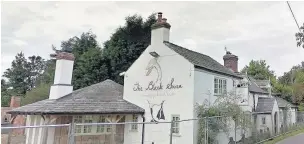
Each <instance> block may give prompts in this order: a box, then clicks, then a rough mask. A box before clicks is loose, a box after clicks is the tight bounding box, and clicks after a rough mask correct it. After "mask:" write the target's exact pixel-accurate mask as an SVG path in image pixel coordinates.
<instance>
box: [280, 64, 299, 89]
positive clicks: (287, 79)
mask: <svg viewBox="0 0 304 144" xmlns="http://www.w3.org/2000/svg"><path fill="white" fill-rule="evenodd" d="M296 71H302V72H304V61H302V62H301V64H299V65H296V66H293V67H292V68H291V69H290V70H289V71H288V72H285V73H284V75H283V76H281V77H279V78H278V80H279V82H280V83H281V84H284V85H291V84H292V83H293V82H294V80H295V75H296Z"/></svg>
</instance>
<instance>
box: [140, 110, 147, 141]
mask: <svg viewBox="0 0 304 144" xmlns="http://www.w3.org/2000/svg"><path fill="white" fill-rule="evenodd" d="M141 117H142V119H143V126H142V132H141V144H144V141H145V124H144V122H145V121H146V118H145V116H144V115H141Z"/></svg>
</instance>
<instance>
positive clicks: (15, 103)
mask: <svg viewBox="0 0 304 144" xmlns="http://www.w3.org/2000/svg"><path fill="white" fill-rule="evenodd" d="M20 102H21V98H20V97H19V96H12V97H11V103H10V107H11V108H17V107H20Z"/></svg>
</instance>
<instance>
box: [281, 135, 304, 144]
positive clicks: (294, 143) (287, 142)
mask: <svg viewBox="0 0 304 144" xmlns="http://www.w3.org/2000/svg"><path fill="white" fill-rule="evenodd" d="M303 143H304V133H300V134H298V135H295V136H292V137H289V138H287V139H284V140H282V141H280V142H278V143H276V144H303Z"/></svg>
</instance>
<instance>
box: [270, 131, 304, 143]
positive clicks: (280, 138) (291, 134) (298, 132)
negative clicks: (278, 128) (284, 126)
mask: <svg viewBox="0 0 304 144" xmlns="http://www.w3.org/2000/svg"><path fill="white" fill-rule="evenodd" d="M300 133H304V128H302V129H299V130H296V131H293V132H290V133H287V134H283V135H281V136H278V137H275V138H274V139H272V140H269V141H266V142H265V143H264V144H275V143H277V142H279V141H281V140H284V139H286V138H288V137H291V136H295V135H297V134H300Z"/></svg>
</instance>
